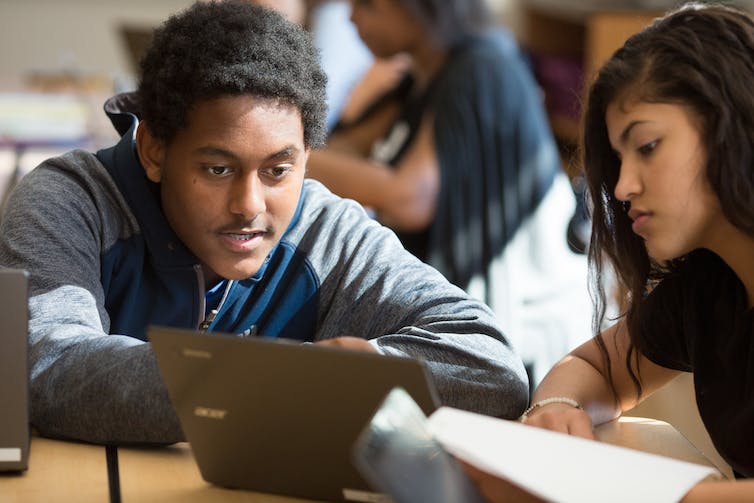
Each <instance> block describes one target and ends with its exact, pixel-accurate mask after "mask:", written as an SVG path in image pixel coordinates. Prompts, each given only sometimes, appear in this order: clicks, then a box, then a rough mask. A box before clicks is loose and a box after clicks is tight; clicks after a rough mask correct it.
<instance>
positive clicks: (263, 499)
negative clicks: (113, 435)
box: [118, 443, 313, 503]
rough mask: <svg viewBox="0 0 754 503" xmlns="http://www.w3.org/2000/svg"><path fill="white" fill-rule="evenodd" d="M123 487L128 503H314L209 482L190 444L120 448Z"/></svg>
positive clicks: (124, 496) (124, 498) (122, 492)
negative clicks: (200, 471)
mask: <svg viewBox="0 0 754 503" xmlns="http://www.w3.org/2000/svg"><path fill="white" fill-rule="evenodd" d="M118 464H119V471H120V490H121V495H122V498H123V502H124V503H129V502H132V501H133V502H139V503H142V502H143V503H152V502H153V503H163V502H164V503H169V502H176V503H178V502H186V503H192V502H197V503H198V502H209V501H211V502H214V501H222V502H233V503H311V502H312V501H313V500H302V499H297V498H289V497H284V496H274V495H271V494H262V493H255V492H251V491H241V490H233V489H223V488H220V487H217V486H213V485H211V484H208V483H207V482H205V481H204V480H203V479H202V477H201V475H200V473H199V468H198V467H197V466H196V463H195V462H194V456H193V455H192V453H191V448H190V447H189V445H188V444H186V443H181V444H176V445H173V446H170V447H165V448H154V449H138V448H126V447H121V448H119V449H118Z"/></svg>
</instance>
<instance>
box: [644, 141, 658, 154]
mask: <svg viewBox="0 0 754 503" xmlns="http://www.w3.org/2000/svg"><path fill="white" fill-rule="evenodd" d="M658 143H660V141H659V140H654V141H651V142H649V143H645V144H644V145H642V146H641V147H639V153H640V154H641V155H649V154H651V153H652V151H653V150H654V149H655V148H657V144H658Z"/></svg>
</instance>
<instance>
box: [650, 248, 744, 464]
mask: <svg viewBox="0 0 754 503" xmlns="http://www.w3.org/2000/svg"><path fill="white" fill-rule="evenodd" d="M639 315H640V320H641V323H640V326H641V328H640V330H639V333H638V334H635V335H636V339H637V340H636V343H637V347H638V348H639V350H640V351H641V352H642V354H644V355H645V356H646V357H647V358H649V359H650V360H652V361H653V362H655V363H657V364H658V365H661V366H663V367H667V368H672V369H676V370H681V371H685V372H693V373H694V385H695V387H696V400H697V404H698V407H699V413H700V416H701V418H702V421H703V422H704V425H705V426H706V428H707V431H708V432H709V435H710V437H711V439H712V441H713V443H714V444H715V447H716V448H717V450H718V451H719V452H720V455H721V456H722V457H723V458H724V459H725V460H726V461H727V462H728V463H729V464H730V465H731V467H732V468H733V470H734V472H735V474H736V477H743V478H748V477H754V310H751V309H749V308H748V304H747V296H746V290H745V288H744V285H743V283H741V281H740V280H739V279H738V277H737V276H736V275H735V273H734V272H733V271H732V270H731V269H730V268H729V267H728V266H727V265H726V264H725V262H723V260H722V259H720V258H719V257H718V256H717V255H715V254H713V253H712V252H709V251H706V250H697V251H695V252H693V253H691V254H690V255H689V256H688V257H687V258H686V259H685V261H684V263H683V264H682V265H681V266H680V268H679V269H678V270H676V271H675V272H673V273H671V274H670V275H669V276H668V277H667V278H665V279H663V280H662V281H661V282H660V284H659V285H658V286H657V287H656V288H655V289H654V290H653V291H652V292H651V293H650V294H649V295H648V296H647V298H646V300H645V302H643V303H642V305H641V311H640V313H639Z"/></svg>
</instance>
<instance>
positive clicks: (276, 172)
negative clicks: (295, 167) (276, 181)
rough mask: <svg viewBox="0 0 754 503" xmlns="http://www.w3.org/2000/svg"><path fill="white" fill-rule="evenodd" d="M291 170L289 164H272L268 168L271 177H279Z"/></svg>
mask: <svg viewBox="0 0 754 503" xmlns="http://www.w3.org/2000/svg"><path fill="white" fill-rule="evenodd" d="M290 170H291V167H290V166H274V167H272V168H270V169H269V170H268V172H269V174H270V176H272V177H273V178H281V177H283V176H285V175H286V174H287V173H288V172H289V171H290Z"/></svg>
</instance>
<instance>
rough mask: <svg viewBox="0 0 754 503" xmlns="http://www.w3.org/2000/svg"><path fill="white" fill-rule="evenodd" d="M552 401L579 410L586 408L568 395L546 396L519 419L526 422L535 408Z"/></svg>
mask: <svg viewBox="0 0 754 503" xmlns="http://www.w3.org/2000/svg"><path fill="white" fill-rule="evenodd" d="M550 403H564V404H567V405H570V406H571V407H575V408H577V409H579V410H584V407H582V406H581V404H580V403H579V402H577V401H576V400H574V399H573V398H568V397H566V396H553V397H550V398H545V399H544V400H540V401H538V402H537V403H535V404H532V405H531V406H530V407H529V408H528V409H526V410H525V411H524V413H523V414H521V417H519V418H518V420H519V421H521V422H522V423H525V422H526V420H527V419H528V418H529V414H530V413H531V412H532V411H533V410H534V409H538V408H540V407H543V406H545V405H547V404H550Z"/></svg>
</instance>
